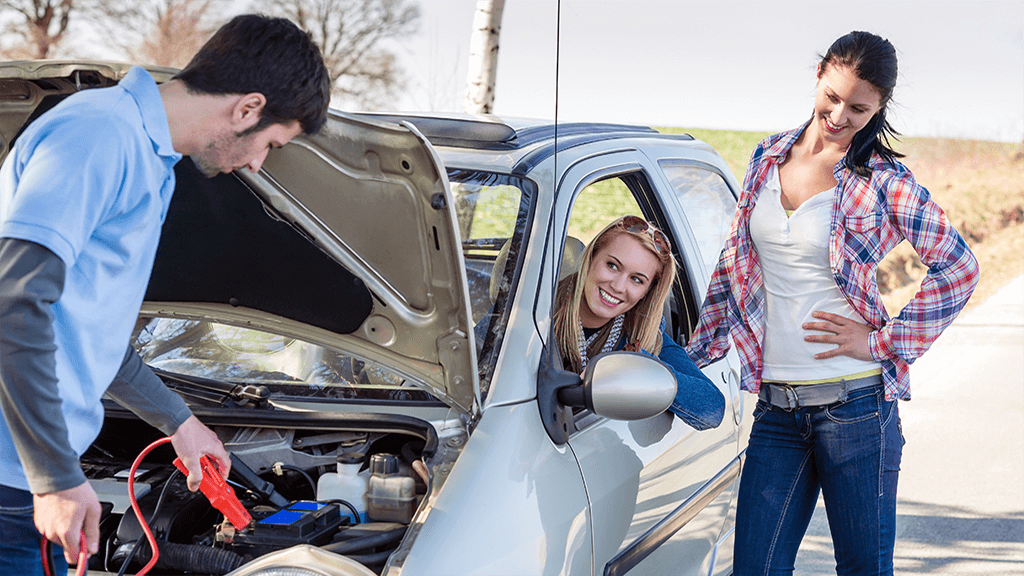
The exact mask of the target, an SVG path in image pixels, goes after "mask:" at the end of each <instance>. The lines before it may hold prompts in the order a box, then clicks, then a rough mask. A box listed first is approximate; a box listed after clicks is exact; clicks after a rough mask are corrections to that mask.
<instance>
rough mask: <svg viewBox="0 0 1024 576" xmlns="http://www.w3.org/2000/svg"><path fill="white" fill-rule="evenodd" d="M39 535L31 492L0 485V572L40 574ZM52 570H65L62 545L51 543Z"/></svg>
mask: <svg viewBox="0 0 1024 576" xmlns="http://www.w3.org/2000/svg"><path fill="white" fill-rule="evenodd" d="M40 538H42V536H41V535H40V534H39V531H38V530H36V525H35V523H34V522H33V521H32V493H31V492H28V491H26V490H18V489H17V488H11V487H9V486H2V485H0V574H3V576H42V575H43V562H42V555H41V554H40V546H39V543H40ZM51 549H52V553H51V555H50V556H51V558H52V562H53V569H54V570H53V573H54V574H61V575H63V574H67V572H68V563H67V561H66V560H64V549H63V548H61V547H60V546H58V545H56V544H53V545H52V546H51Z"/></svg>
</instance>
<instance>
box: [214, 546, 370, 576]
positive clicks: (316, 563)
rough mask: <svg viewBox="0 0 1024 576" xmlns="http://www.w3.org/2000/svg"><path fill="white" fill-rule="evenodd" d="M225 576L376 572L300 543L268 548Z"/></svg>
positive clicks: (330, 575)
mask: <svg viewBox="0 0 1024 576" xmlns="http://www.w3.org/2000/svg"><path fill="white" fill-rule="evenodd" d="M229 576H377V574H376V573H375V572H373V571H372V570H370V569H369V568H367V567H366V566H363V565H362V564H360V563H358V562H356V561H355V560H351V559H349V558H346V557H344V556H339V555H338V554H332V553H330V552H326V551H324V550H321V549H320V548H317V547H316V546H309V545H308V544H303V545H301V546H293V547H291V548H285V549H284V550H278V551H277V552H271V553H270V554H266V555H264V556H261V557H259V558H257V559H256V560H255V561H253V562H249V563H248V564H246V565H245V566H242V567H241V568H239V569H238V570H235V571H234V572H232V573H231V574H230V575H229Z"/></svg>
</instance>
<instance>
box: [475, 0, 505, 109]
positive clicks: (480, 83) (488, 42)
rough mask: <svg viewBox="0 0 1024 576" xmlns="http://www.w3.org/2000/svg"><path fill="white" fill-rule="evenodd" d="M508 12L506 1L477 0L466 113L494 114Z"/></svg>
mask: <svg viewBox="0 0 1024 576" xmlns="http://www.w3.org/2000/svg"><path fill="white" fill-rule="evenodd" d="M504 11H505V0H477V3H476V15H475V16H473V36H472V37H471V38H470V41H469V70H468V72H467V73H466V112H469V113H471V114H490V113H491V111H492V110H493V109H494V80H495V78H496V77H497V75H498V38H499V37H500V36H501V16H502V13H503V12H504Z"/></svg>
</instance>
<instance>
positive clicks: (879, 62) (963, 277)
mask: <svg viewBox="0 0 1024 576" xmlns="http://www.w3.org/2000/svg"><path fill="white" fill-rule="evenodd" d="M896 70H897V68H896V51H895V48H893V46H892V44H890V43H889V42H888V41H887V40H885V39H883V38H880V37H879V36H876V35H874V34H871V33H868V32H851V33H850V34H847V35H845V36H843V37H841V38H839V39H838V40H836V41H835V42H834V43H833V44H832V46H831V47H830V48H829V50H828V52H827V53H826V54H825V56H824V57H822V59H821V61H820V62H819V64H818V67H817V72H816V76H817V89H816V96H815V101H814V110H813V114H812V116H811V119H810V120H809V121H807V122H806V123H805V124H804V125H803V126H801V127H799V128H797V129H795V130H791V131H789V132H783V133H781V134H776V135H774V136H769V137H768V138H766V139H765V140H763V141H762V142H761V143H760V144H759V145H758V146H757V148H756V149H755V150H754V153H753V155H752V157H751V160H750V164H749V166H748V168H747V173H746V177H745V178H744V183H743V191H742V194H741V197H740V200H739V203H738V205H737V211H736V216H735V219H734V221H733V226H732V232H731V234H730V237H729V239H728V240H727V241H726V244H725V248H724V250H723V251H722V255H721V258H720V260H719V263H718V265H717V267H716V269H715V271H714V274H713V276H712V279H711V285H710V287H709V289H708V294H707V298H706V300H705V302H704V306H703V310H702V312H701V317H700V320H699V322H698V326H697V329H696V331H695V333H694V335H693V337H692V338H691V340H690V343H689V345H688V347H687V352H688V353H689V354H690V357H691V358H693V359H694V361H695V362H696V363H697V364H698V365H703V364H706V363H709V362H711V361H713V360H715V359H717V358H720V357H722V356H723V355H724V354H725V353H726V351H727V350H728V348H729V346H730V343H729V338H730V336H731V337H732V340H733V342H735V343H736V346H737V348H738V351H739V354H740V356H741V359H742V362H743V370H742V377H741V386H742V387H743V388H744V389H746V390H748V391H750V392H754V393H757V394H758V398H759V401H758V403H757V407H756V408H755V410H754V423H753V428H752V431H751V435H750V443H749V446H748V448H747V455H746V461H745V464H744V467H743V473H742V477H741V481H740V490H739V499H738V503H737V520H736V538H735V543H736V545H735V546H736V548H735V557H734V558H735V568H734V569H735V574H736V576H745V575H752V574H757V575H765V574H791V573H792V570H793V567H794V563H795V558H796V553H797V550H798V548H799V546H800V541H801V540H802V539H803V535H804V532H805V531H806V529H807V526H808V523H809V522H810V518H811V515H812V513H813V511H814V507H815V503H816V501H817V498H818V493H819V490H820V491H821V493H822V495H823V497H824V501H825V508H826V512H827V514H828V521H829V528H830V530H831V532H832V540H833V545H834V548H835V557H836V561H837V572H838V573H839V574H891V573H892V563H893V547H894V543H895V523H896V482H897V476H898V472H899V465H900V458H901V454H902V448H903V442H904V441H903V437H902V433H901V431H900V422H899V413H898V409H897V406H896V400H899V399H909V398H910V388H909V377H908V376H909V373H908V372H909V371H908V369H909V363H910V362H912V361H913V360H914V359H916V358H917V357H919V356H920V355H921V354H923V353H924V352H925V351H926V350H927V349H928V347H929V346H930V345H931V344H932V342H934V341H935V339H936V338H938V336H939V334H941V332H942V330H943V329H945V328H946V326H948V325H949V324H950V323H951V322H952V321H953V318H954V317H955V316H956V315H957V313H958V312H959V311H960V310H961V309H962V308H963V306H964V305H965V304H966V303H967V300H968V298H969V297H970V295H971V292H972V291H973V290H974V286H975V285H976V283H977V279H978V265H977V261H976V260H975V258H974V255H973V254H972V253H971V251H970V249H969V248H968V247H967V244H966V243H965V242H964V240H963V238H962V237H961V236H960V234H958V233H957V231H956V230H955V229H954V228H953V227H952V226H951V225H950V223H949V221H948V220H947V218H946V216H945V214H944V213H943V211H942V209H941V208H940V207H939V206H938V205H937V204H935V202H933V201H932V199H931V196H930V195H929V193H928V191H927V190H925V189H924V188H923V187H921V186H920V185H918V184H917V183H916V182H915V180H914V177H913V175H912V174H911V172H910V171H909V170H908V169H907V168H905V167H904V166H903V165H902V164H900V163H899V162H898V161H897V160H896V158H898V157H901V156H902V155H901V154H898V153H897V152H895V151H894V150H893V149H892V148H891V145H890V143H889V139H890V137H893V136H895V131H893V129H892V128H891V126H890V125H889V123H888V121H887V120H886V109H887V105H888V103H889V102H890V100H891V97H892V93H893V88H894V87H895V83H896V75H897V73H896ZM903 239H906V240H908V241H909V242H910V244H911V245H912V246H913V247H914V249H915V250H916V251H917V253H918V255H919V256H920V257H921V260H922V261H923V262H924V263H925V264H926V265H927V266H928V274H927V276H926V277H925V279H924V280H923V282H922V284H921V289H920V291H919V292H918V293H917V295H916V296H915V297H914V298H913V299H912V300H911V301H910V302H909V303H908V304H907V305H906V306H905V307H904V308H903V310H901V311H900V313H899V315H898V316H896V317H895V318H889V317H888V314H887V313H886V311H885V308H884V307H883V304H882V300H881V297H880V294H879V292H878V287H877V284H876V282H875V274H876V271H877V267H878V262H879V261H880V260H881V259H882V258H883V257H884V256H885V255H886V253H888V252H889V251H890V250H892V249H893V247H895V246H896V245H897V244H898V243H899V242H900V241H901V240H903Z"/></svg>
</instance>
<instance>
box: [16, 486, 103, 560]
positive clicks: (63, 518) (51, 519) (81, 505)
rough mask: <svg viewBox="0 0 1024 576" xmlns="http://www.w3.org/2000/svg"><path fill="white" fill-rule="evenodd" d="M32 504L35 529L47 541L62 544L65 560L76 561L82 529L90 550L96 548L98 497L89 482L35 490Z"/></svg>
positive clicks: (98, 533)
mask: <svg viewBox="0 0 1024 576" xmlns="http://www.w3.org/2000/svg"><path fill="white" fill-rule="evenodd" d="M32 504H33V506H34V507H35V511H34V515H33V520H35V524H36V529H37V530H39V533H40V534H42V535H43V536H44V537H45V538H46V539H47V540H49V541H50V542H55V543H57V544H60V545H61V546H63V547H64V558H66V559H67V561H68V564H72V565H74V564H77V563H78V552H79V550H78V547H79V542H80V538H81V536H80V534H81V533H82V532H84V533H85V540H86V542H88V544H89V554H95V553H96V552H98V551H99V549H100V501H99V499H98V498H97V497H96V492H94V491H93V489H92V486H89V483H88V482H83V483H82V484H79V485H78V486H75V487H74V488H68V489H67V490H61V491H60V492H50V493H48V494H35V495H33V496H32Z"/></svg>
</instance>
